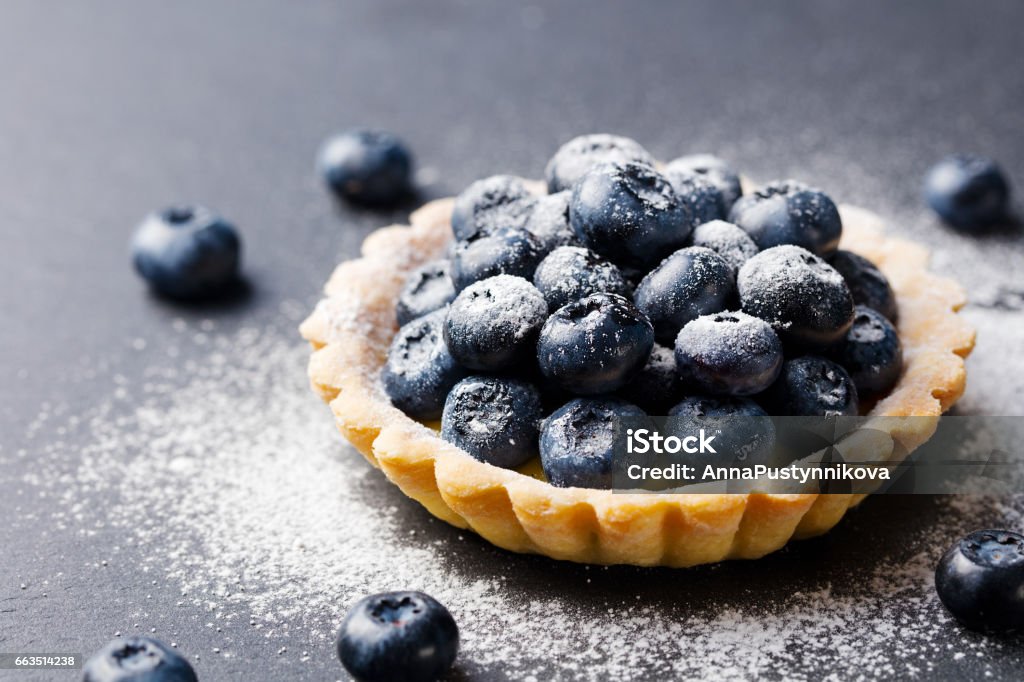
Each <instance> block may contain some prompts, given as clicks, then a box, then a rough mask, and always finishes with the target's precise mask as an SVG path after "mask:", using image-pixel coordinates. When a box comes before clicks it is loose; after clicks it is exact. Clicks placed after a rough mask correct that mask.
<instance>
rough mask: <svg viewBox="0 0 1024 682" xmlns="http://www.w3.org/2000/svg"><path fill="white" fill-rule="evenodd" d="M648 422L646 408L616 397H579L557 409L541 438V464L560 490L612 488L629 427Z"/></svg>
mask: <svg viewBox="0 0 1024 682" xmlns="http://www.w3.org/2000/svg"><path fill="white" fill-rule="evenodd" d="M645 419H647V414H646V413H645V412H644V411H643V410H642V409H640V408H639V407H637V406H636V405H633V404H631V403H628V402H626V401H624V400H618V399H614V398H576V399H575V400H571V401H570V402H568V403H566V404H565V405H563V406H562V407H560V408H559V409H557V410H555V411H554V412H553V413H552V414H551V415H550V416H548V418H547V419H545V420H544V426H543V428H542V430H541V435H540V463H541V467H542V468H543V470H544V475H545V476H546V477H547V479H548V482H549V483H551V485H554V486H557V487H559V488H598V489H610V488H611V487H612V484H613V479H614V475H613V474H614V471H613V469H614V463H615V462H614V460H615V458H614V454H615V449H616V444H617V443H618V442H620V441H621V439H622V437H623V432H624V430H625V429H626V428H628V425H632V424H635V423H636V421H637V420H645ZM623 420H628V423H627V422H624V421H623ZM652 428H653V427H652Z"/></svg>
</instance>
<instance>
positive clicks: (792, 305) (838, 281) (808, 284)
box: [736, 246, 853, 348]
mask: <svg viewBox="0 0 1024 682" xmlns="http://www.w3.org/2000/svg"><path fill="white" fill-rule="evenodd" d="M736 284H737V289H738V290H739V294H740V303H741V305H742V307H743V312H745V313H747V314H748V315H753V316H754V317H760V318H761V319H762V320H765V321H766V322H768V323H769V324H770V325H772V327H774V328H775V331H776V332H777V333H778V334H779V337H780V338H781V339H782V340H783V341H784V342H786V343H792V344H793V345H794V346H797V347H808V348H824V347H826V346H829V345H831V344H833V343H835V342H836V341H838V340H839V339H841V338H843V336H844V335H845V334H846V332H847V331H848V330H849V329H850V325H851V324H853V297H852V296H851V295H850V289H849V287H847V286H846V282H845V281H843V277H842V275H840V274H839V273H838V272H836V271H835V270H834V269H833V268H832V267H831V266H829V265H828V263H826V262H825V261H823V260H822V259H821V258H818V257H817V256H815V255H814V254H813V253H811V252H809V251H807V250H805V249H802V248H800V247H799V246H776V247H774V248H771V249H768V250H767V251H762V252H761V253H759V254H757V255H756V256H754V257H753V258H751V259H750V260H748V261H747V262H746V263H744V264H743V267H741V268H740V271H739V274H737V276H736Z"/></svg>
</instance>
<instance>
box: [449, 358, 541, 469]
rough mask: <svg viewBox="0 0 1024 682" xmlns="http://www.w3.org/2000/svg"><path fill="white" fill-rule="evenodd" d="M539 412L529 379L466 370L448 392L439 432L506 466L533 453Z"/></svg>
mask: <svg viewBox="0 0 1024 682" xmlns="http://www.w3.org/2000/svg"><path fill="white" fill-rule="evenodd" d="M543 414H544V410H543V406H542V404H541V397H540V393H539V392H538V391H537V389H536V388H534V387H533V385H531V384H529V383H526V382H525V381H519V380H516V379H508V378H504V377H495V376H482V375H480V376H470V377H467V378H465V379H463V380H462V381H460V382H459V383H457V384H456V385H455V387H454V388H453V389H452V391H451V393H449V394H448V399H447V400H446V401H445V404H444V413H443V414H442V416H441V437H442V438H444V439H445V440H446V441H448V442H449V443H453V444H455V445H457V446H458V447H460V448H462V449H463V450H465V451H466V452H467V453H469V454H470V455H471V456H472V457H473V458H474V459H477V460H480V461H481V462H486V463H487V464H493V465H494V466H497V467H502V468H506V469H510V468H514V467H518V466H521V465H523V464H525V463H526V462H527V461H529V460H530V458H532V457H535V456H536V455H537V436H538V430H539V425H540V420H541V418H542V417H543Z"/></svg>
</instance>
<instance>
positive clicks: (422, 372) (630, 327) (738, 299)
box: [383, 136, 902, 488]
mask: <svg viewBox="0 0 1024 682" xmlns="http://www.w3.org/2000/svg"><path fill="white" fill-rule="evenodd" d="M546 178H547V184H548V190H549V192H551V194H549V195H547V196H540V197H538V196H536V193H537V190H536V186H535V185H533V184H531V183H529V182H527V181H524V180H522V179H521V178H518V177H515V176H510V175H498V176H492V177H490V178H486V179H484V180H481V181H478V182H476V183H473V184H472V185H470V187H469V188H467V189H466V190H465V191H464V192H462V193H461V194H460V195H459V196H458V197H457V199H456V201H455V205H454V209H453V214H452V229H453V234H454V243H455V247H454V249H452V250H450V252H449V255H448V257H447V258H446V259H443V260H441V261H436V262H431V263H428V264H427V265H425V266H423V268H421V269H420V270H417V271H416V272H414V273H413V274H412V275H410V276H409V279H408V281H407V284H406V287H405V289H404V290H403V291H402V294H401V296H400V297H399V301H398V306H397V313H396V316H397V317H398V319H399V321H400V322H401V323H402V324H403V326H402V327H401V329H400V330H399V332H398V334H397V336H396V337H395V341H394V342H393V344H392V346H391V349H390V351H389V354H388V360H387V363H386V365H385V369H384V374H383V379H384V380H383V385H384V390H385V391H386V393H387V394H388V395H389V396H390V398H391V400H392V402H393V403H394V404H395V405H396V406H397V407H399V408H400V409H402V410H404V411H405V412H406V413H407V414H408V415H409V416H411V417H413V418H416V419H420V420H423V421H432V420H435V419H436V418H437V416H438V411H439V410H440V412H441V435H442V437H443V438H444V439H446V440H448V441H450V442H452V443H453V444H455V445H457V446H459V447H461V448H462V449H463V450H465V451H466V452H468V453H469V454H470V455H471V456H473V457H474V458H476V459H478V460H480V461H482V462H486V463H489V464H492V465H494V466H499V467H504V468H518V467H521V466H524V465H527V464H528V463H529V462H530V461H532V460H534V459H535V458H536V457H538V455H539V461H540V465H541V467H540V468H541V469H542V470H543V474H544V477H545V478H546V480H547V481H548V482H550V483H552V484H553V485H556V486H563V487H565V486H578V487H594V488H608V487H610V486H611V481H612V479H611V476H612V462H611V450H612V444H613V442H614V437H615V434H616V433H617V432H616V431H615V429H616V425H617V424H618V425H621V422H622V420H623V419H627V420H634V419H646V418H647V415H648V414H657V413H660V414H665V413H666V412H667V413H668V414H669V415H670V416H671V417H672V418H674V419H675V420H676V423H681V422H680V420H682V421H683V422H687V423H689V422H688V421H687V420H690V421H692V420H707V419H719V418H733V417H742V416H745V417H750V418H751V427H750V429H747V430H745V431H744V430H743V429H740V430H738V431H737V433H736V434H733V435H735V436H736V437H735V438H733V439H732V440H729V438H727V437H726V436H724V435H723V436H721V438H722V440H721V441H720V442H721V443H723V444H725V445H726V448H725V449H727V450H728V453H727V455H725V458H724V459H723V460H722V461H726V460H728V461H730V462H735V461H745V462H747V463H768V462H770V461H771V458H772V456H773V448H772V445H773V443H774V441H775V439H776V434H775V433H774V429H773V428H772V425H771V424H770V423H768V422H767V421H766V420H764V419H763V418H764V417H767V416H768V414H769V413H770V414H773V415H797V416H834V415H856V414H858V411H859V409H860V404H861V403H860V400H859V397H860V395H864V396H868V397H870V398H871V399H872V400H874V399H877V398H879V397H881V396H883V395H884V393H885V392H886V391H888V390H890V389H891V387H892V385H893V384H894V383H895V381H897V380H898V378H899V376H900V373H901V369H902V362H901V348H900V341H899V337H898V334H897V332H896V328H895V327H894V326H893V325H894V321H895V319H896V312H897V309H896V298H895V295H894V293H893V290H892V288H891V286H890V285H889V282H888V280H887V279H886V277H885V275H884V274H883V273H882V272H881V271H880V270H879V269H878V268H877V267H876V266H875V265H874V264H872V263H871V262H870V261H868V260H867V259H865V258H863V257H861V256H859V255H857V254H855V253H852V252H849V251H842V250H838V249H837V247H838V243H839V238H840V236H841V232H842V222H841V219H840V217H839V213H838V210H837V209H836V206H835V204H834V203H833V202H832V200H831V199H830V198H829V197H828V196H827V195H825V194H824V193H822V192H821V191H819V190H816V189H812V188H810V187H808V186H806V185H803V184H801V183H797V182H794V181H785V182H774V183H770V184H769V185H767V186H766V187H765V188H763V189H761V190H758V191H757V192H754V193H753V194H747V195H744V194H742V193H741V185H740V183H739V176H738V174H737V173H736V172H735V171H734V170H732V169H731V168H729V167H728V166H727V165H726V164H725V163H724V162H722V161H721V160H720V159H717V158H715V157H710V156H707V155H700V156H694V157H682V158H680V159H677V160H676V161H675V162H673V163H672V164H669V166H668V167H667V168H666V170H665V173H664V174H663V173H662V172H659V170H658V169H657V164H656V163H655V161H654V160H653V158H652V157H651V156H650V155H649V154H648V153H647V152H646V151H644V150H643V148H642V147H641V146H640V145H639V144H637V143H635V142H633V141H631V140H628V139H626V138H620V137H615V136H584V137H580V138H576V139H575V140H572V141H571V142H569V143H567V144H566V145H564V146H563V147H562V148H561V149H560V150H559V151H558V153H557V154H556V155H555V157H554V158H552V159H551V161H550V162H549V164H548V167H547V171H546ZM726 214H728V215H729V216H730V222H726V221H724V220H722V217H723V216H725V215H726ZM826 259H828V260H826ZM829 261H831V263H830V262H829ZM531 282H532V283H531ZM634 286H635V289H634ZM455 292H458V294H457V295H455ZM855 304H856V306H857V307H856V309H855ZM439 330H440V331H439ZM673 406H674V407H673ZM645 410H649V411H650V413H649V412H647V411H645ZM755 417H761V418H762V419H754V418H755ZM740 431H742V433H740ZM701 456H702V455H699V454H698V455H695V457H697V458H698V459H699V458H700V457H701ZM704 456H705V459H706V460H707V461H709V462H710V459H708V457H707V455H704ZM695 463H699V462H696V461H695Z"/></svg>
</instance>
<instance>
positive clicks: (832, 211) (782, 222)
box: [729, 180, 843, 257]
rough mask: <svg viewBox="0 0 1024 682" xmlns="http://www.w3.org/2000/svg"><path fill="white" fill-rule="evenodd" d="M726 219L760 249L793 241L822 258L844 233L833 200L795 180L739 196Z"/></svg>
mask: <svg viewBox="0 0 1024 682" xmlns="http://www.w3.org/2000/svg"><path fill="white" fill-rule="evenodd" d="M729 222H731V223H735V224H737V225H739V226H740V227H742V228H743V229H744V230H746V231H747V234H749V235H750V236H751V238H752V239H753V240H754V242H756V243H757V246H758V247H759V248H760V249H762V250H764V249H770V248H771V247H773V246H779V245H781V244H795V245H796V246H802V247H803V248H805V249H807V250H808V251H810V252H811V253H814V254H816V255H818V256H824V257H827V256H829V255H831V254H832V253H833V252H834V251H835V250H836V249H837V248H839V238H840V237H841V236H842V233H843V222H842V219H841V218H840V217H839V209H837V208H836V205H835V203H833V201H832V199H830V198H829V197H828V195H826V194H825V193H824V192H822V191H821V190H818V189H814V188H812V187H808V186H807V185H804V184H803V183H800V182H796V181H795V180H783V181H777V182H773V183H771V184H769V185H766V186H765V187H762V188H761V189H759V190H757V191H756V192H754V193H753V194H747V195H744V196H742V197H740V198H739V200H738V201H737V202H736V203H735V204H733V206H732V210H731V211H730V212H729Z"/></svg>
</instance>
